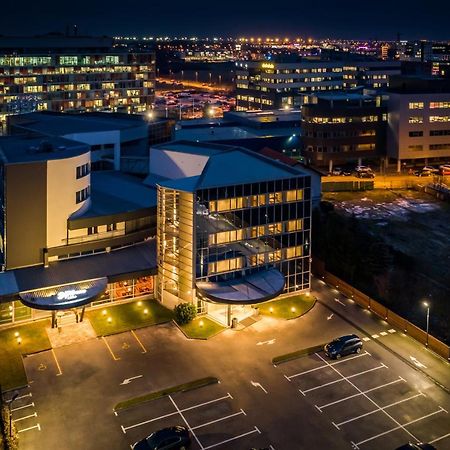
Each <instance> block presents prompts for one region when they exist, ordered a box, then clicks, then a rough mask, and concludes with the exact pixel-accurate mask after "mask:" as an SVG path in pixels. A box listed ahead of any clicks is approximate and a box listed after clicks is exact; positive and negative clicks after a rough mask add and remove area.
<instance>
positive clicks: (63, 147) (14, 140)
mask: <svg viewBox="0 0 450 450" xmlns="http://www.w3.org/2000/svg"><path fill="white" fill-rule="evenodd" d="M87 152H89V146H88V145H86V144H82V143H80V142H76V141H72V140H69V139H64V138H60V137H47V136H30V135H17V136H4V137H0V158H1V159H2V160H3V161H4V162H5V163H25V162H38V161H48V160H54V159H64V158H72V157H74V156H79V155H82V154H84V153H87Z"/></svg>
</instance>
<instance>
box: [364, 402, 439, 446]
mask: <svg viewBox="0 0 450 450" xmlns="http://www.w3.org/2000/svg"><path fill="white" fill-rule="evenodd" d="M441 412H446V411H445V410H444V408H441V407H439V409H438V410H437V411H434V412H432V413H430V414H427V415H426V416H422V417H419V418H418V419H414V420H411V421H409V422H406V423H404V424H401V423H398V422H397V423H398V426H397V427H394V428H391V429H390V430H387V431H383V432H382V433H379V434H377V435H375V436H371V437H370V438H367V439H364V440H363V441H360V442H357V443H356V445H358V446H359V445H362V444H365V443H366V442H370V441H373V440H374V439H377V438H379V437H381V436H385V435H386V434H389V433H392V431H396V430H400V429H403V430H404V431H406V432H407V433H408V434H409V435H410V436H411V437H413V438H414V439H415V440H416V441H418V439H417V438H416V437H415V436H414V435H413V434H412V433H411V432H409V431H408V430H407V429H406V428H405V427H407V426H408V425H412V424H413V423H416V422H420V421H421V420H423V419H427V418H428V417H431V416H434V415H435V414H439V413H441ZM394 421H395V420H394ZM395 422H396V421H395Z"/></svg>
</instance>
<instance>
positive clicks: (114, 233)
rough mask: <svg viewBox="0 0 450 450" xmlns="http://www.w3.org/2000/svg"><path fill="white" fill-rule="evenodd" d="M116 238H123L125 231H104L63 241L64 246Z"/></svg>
mask: <svg viewBox="0 0 450 450" xmlns="http://www.w3.org/2000/svg"><path fill="white" fill-rule="evenodd" d="M117 236H125V230H112V231H104V232H103V233H95V234H88V235H87V236H77V237H72V238H69V239H63V240H62V241H63V244H64V245H72V244H82V243H84V242H91V241H97V240H101V239H108V238H112V237H117Z"/></svg>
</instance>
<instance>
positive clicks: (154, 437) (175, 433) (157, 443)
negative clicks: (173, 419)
mask: <svg viewBox="0 0 450 450" xmlns="http://www.w3.org/2000/svg"><path fill="white" fill-rule="evenodd" d="M190 446H191V436H190V433H189V431H188V430H187V429H186V428H185V427H182V426H175V427H168V428H163V429H161V430H158V431H155V432H154V433H152V434H150V435H149V436H147V437H146V438H144V439H142V440H140V441H139V442H136V444H134V445H133V447H132V448H133V450H162V449H164V450H186V449H188V448H190Z"/></svg>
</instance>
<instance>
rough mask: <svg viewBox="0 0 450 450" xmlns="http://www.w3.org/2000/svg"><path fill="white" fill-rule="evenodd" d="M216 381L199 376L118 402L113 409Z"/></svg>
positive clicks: (135, 404) (123, 407)
mask: <svg viewBox="0 0 450 450" xmlns="http://www.w3.org/2000/svg"><path fill="white" fill-rule="evenodd" d="M218 382H219V380H218V379H217V378H216V377H206V378H200V379H199V380H194V381H190V382H189V383H184V384H179V385H178V386H172V387H169V388H166V389H162V390H161V391H155V392H150V393H148V394H145V395H141V396H139V397H133V398H130V399H128V400H125V401H123V402H119V403H117V405H116V406H114V411H118V410H120V409H127V408H131V407H133V406H137V405H140V404H142V403H146V402H150V401H152V400H156V399H158V398H161V397H165V396H166V395H170V394H174V393H176V392H187V391H192V390H194V389H198V388H201V387H205V386H209V385H210V384H216V383H218Z"/></svg>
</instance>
